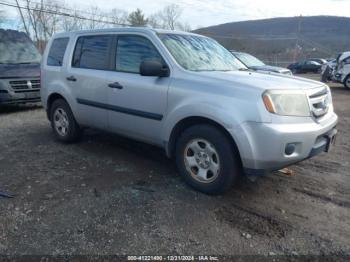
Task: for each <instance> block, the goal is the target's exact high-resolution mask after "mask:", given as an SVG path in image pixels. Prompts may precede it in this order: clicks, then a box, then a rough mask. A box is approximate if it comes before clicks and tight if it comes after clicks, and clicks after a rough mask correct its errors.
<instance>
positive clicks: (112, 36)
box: [69, 34, 116, 71]
mask: <svg viewBox="0 0 350 262" xmlns="http://www.w3.org/2000/svg"><path fill="white" fill-rule="evenodd" d="M96 36H108V37H111V38H112V43H111V46H110V47H109V48H108V51H107V53H108V54H112V55H109V56H108V57H109V59H108V60H109V61H108V68H106V69H98V68H84V67H80V60H79V64H78V65H74V58H75V54H76V52H77V51H79V52H80V55H79V56H80V58H81V56H82V54H81V51H82V48H83V46H84V42H85V39H86V38H88V37H96ZM79 39H83V42H82V44H81V46H80V50H77V45H78V43H79ZM115 43H116V35H115V34H87V35H80V36H78V37H76V39H75V43H74V49H73V53H72V56H71V61H70V65H69V66H70V67H71V68H74V69H83V70H99V71H115V70H114V68H113V60H115V59H113V54H114V51H115V50H114V49H115V47H114V46H115Z"/></svg>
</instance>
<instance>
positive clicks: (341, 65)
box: [334, 51, 350, 89]
mask: <svg viewBox="0 0 350 262" xmlns="http://www.w3.org/2000/svg"><path fill="white" fill-rule="evenodd" d="M334 80H335V81H336V82H339V83H343V84H344V86H345V87H346V88H348V89H350V51H348V52H343V53H341V54H339V55H338V58H337V67H336V71H335V73H334Z"/></svg>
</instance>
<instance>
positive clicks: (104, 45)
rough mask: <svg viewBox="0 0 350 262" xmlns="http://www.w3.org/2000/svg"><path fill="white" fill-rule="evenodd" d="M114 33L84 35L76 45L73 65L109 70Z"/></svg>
mask: <svg viewBox="0 0 350 262" xmlns="http://www.w3.org/2000/svg"><path fill="white" fill-rule="evenodd" d="M112 43H113V36H112V35H95V36H82V37H79V38H78V41H77V44H76V46H75V50H74V55H73V61H72V67H77V68H86V69H97V70H109V69H110V62H111V58H110V54H111V48H112Z"/></svg>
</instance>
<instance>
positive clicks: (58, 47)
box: [47, 37, 69, 66]
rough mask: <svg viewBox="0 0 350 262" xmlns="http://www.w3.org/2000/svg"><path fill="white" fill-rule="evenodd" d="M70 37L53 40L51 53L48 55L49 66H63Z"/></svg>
mask: <svg viewBox="0 0 350 262" xmlns="http://www.w3.org/2000/svg"><path fill="white" fill-rule="evenodd" d="M68 41H69V38H68V37H64V38H56V39H54V40H53V42H52V44H51V47H50V51H49V55H48V57H47V65H48V66H62V63H63V57H64V54H65V52H66V49H67V45H68Z"/></svg>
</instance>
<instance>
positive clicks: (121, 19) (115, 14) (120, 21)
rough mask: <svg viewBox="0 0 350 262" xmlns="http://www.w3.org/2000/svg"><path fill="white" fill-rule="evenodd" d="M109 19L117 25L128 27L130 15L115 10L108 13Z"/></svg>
mask: <svg viewBox="0 0 350 262" xmlns="http://www.w3.org/2000/svg"><path fill="white" fill-rule="evenodd" d="M108 17H109V20H110V21H111V22H113V23H115V24H116V25H126V24H127V23H128V13H127V12H126V11H124V10H121V9H117V8H113V9H112V10H111V11H110V12H109V13H108Z"/></svg>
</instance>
